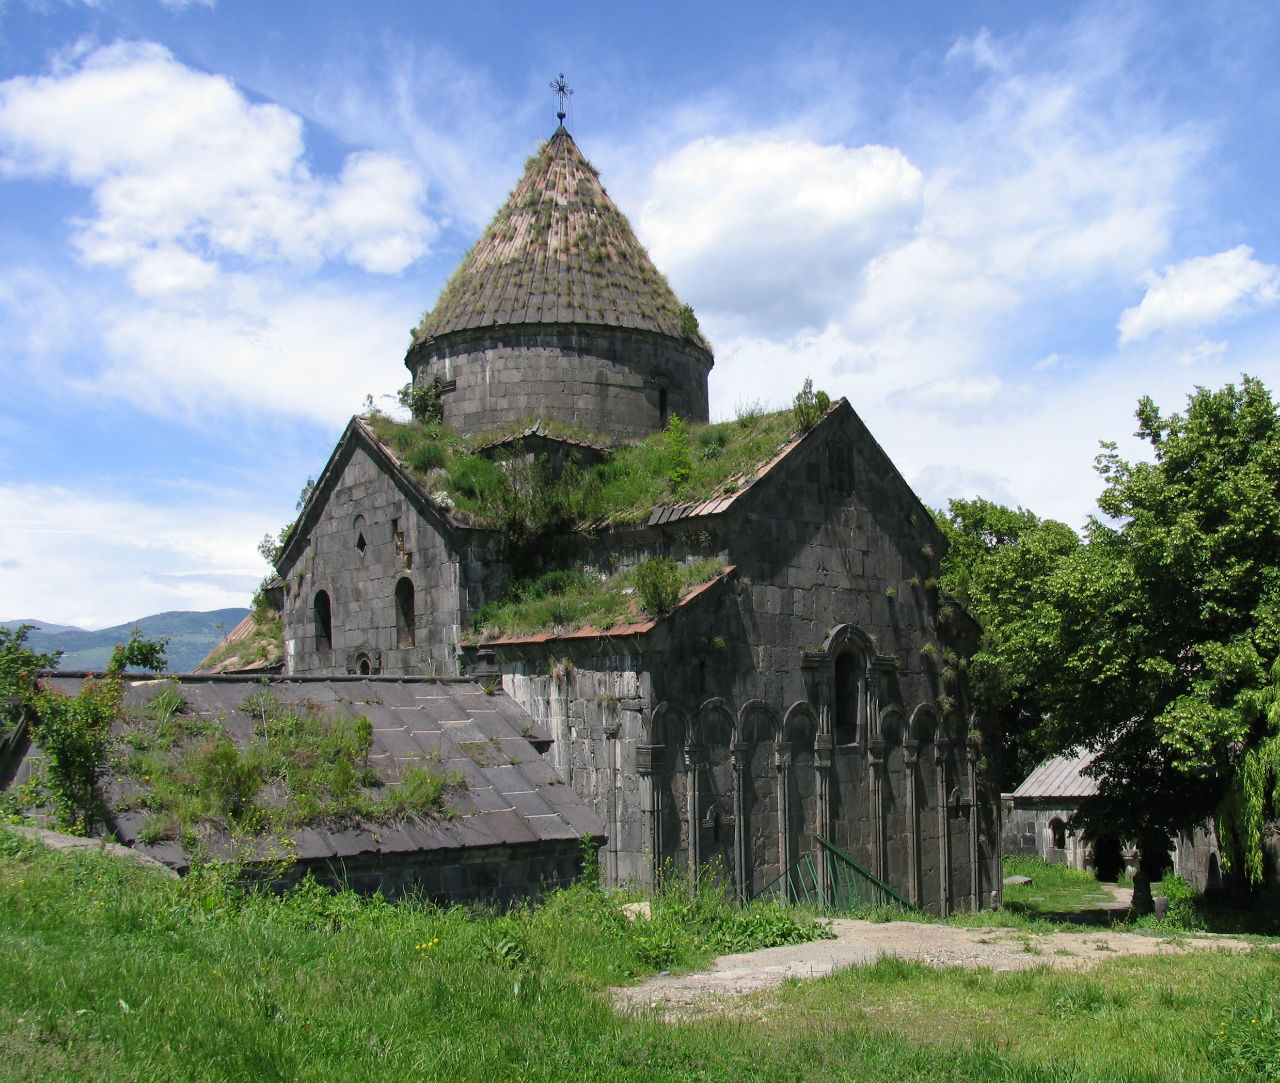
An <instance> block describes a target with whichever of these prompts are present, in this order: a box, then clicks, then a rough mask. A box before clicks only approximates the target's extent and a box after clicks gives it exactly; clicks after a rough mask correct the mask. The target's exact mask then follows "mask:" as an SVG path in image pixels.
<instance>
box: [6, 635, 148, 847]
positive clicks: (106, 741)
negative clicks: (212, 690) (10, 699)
mask: <svg viewBox="0 0 1280 1083" xmlns="http://www.w3.org/2000/svg"><path fill="white" fill-rule="evenodd" d="M164 664H165V649H164V643H163V641H157V640H151V639H145V638H143V636H142V635H141V633H140V632H138V631H137V630H136V629H135V630H134V633H133V635H132V636H131V637H130V639H129V642H128V643H117V644H116V647H115V650H114V651H113V652H112V654H111V661H110V663H109V664H108V666H107V672H106V674H105V676H104V677H103V678H102V679H101V680H95V679H94V678H92V677H90V678H88V679H87V680H86V681H85V682H84V685H83V686H82V687H81V689H80V691H79V693H77V694H76V695H75V696H68V695H66V694H65V693H63V692H60V691H58V690H57V689H56V688H52V687H38V688H33V689H32V690H31V691H30V693H29V698H30V702H31V704H32V705H33V706H34V708H35V721H34V722H33V723H32V726H31V739H32V741H33V742H34V743H35V745H36V747H37V748H39V749H40V750H41V751H42V752H44V754H45V756H46V758H47V760H48V762H47V765H46V767H45V772H44V788H45V789H46V791H47V793H48V797H49V799H50V800H51V801H52V803H53V808H54V815H55V816H56V819H57V824H58V826H59V827H60V828H61V829H62V830H64V831H69V832H71V833H73V834H79V835H85V834H88V833H89V831H90V830H91V829H92V828H93V827H94V826H95V825H96V824H97V823H98V822H100V821H101V820H102V818H103V802H102V795H101V791H100V789H99V785H98V783H99V781H100V779H101V776H102V772H103V770H104V769H105V767H106V763H107V753H108V751H109V749H110V743H111V726H112V724H113V723H114V722H115V720H116V719H117V718H118V717H119V716H120V707H121V704H122V703H123V702H124V693H125V687H124V673H125V670H126V669H127V668H128V667H130V666H132V667H135V668H139V669H148V670H153V671H154V670H162V669H163V668H164Z"/></svg>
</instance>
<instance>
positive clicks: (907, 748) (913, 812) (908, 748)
mask: <svg viewBox="0 0 1280 1083" xmlns="http://www.w3.org/2000/svg"><path fill="white" fill-rule="evenodd" d="M919 762H920V742H919V741H914V740H908V741H903V742H902V763H903V766H904V768H905V770H906V774H907V787H906V790H907V898H909V899H910V900H911V902H912V905H914V906H919V905H920V813H919V810H918V809H917V808H916V765H917V764H918V763H919Z"/></svg>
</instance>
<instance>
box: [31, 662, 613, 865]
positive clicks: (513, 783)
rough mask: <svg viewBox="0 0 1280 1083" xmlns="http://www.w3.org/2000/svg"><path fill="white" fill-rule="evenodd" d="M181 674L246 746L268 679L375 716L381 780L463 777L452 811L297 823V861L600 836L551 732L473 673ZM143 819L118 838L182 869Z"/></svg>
mask: <svg viewBox="0 0 1280 1083" xmlns="http://www.w3.org/2000/svg"><path fill="white" fill-rule="evenodd" d="M45 680H46V683H47V684H50V685H52V686H53V687H55V688H58V689H60V690H61V691H63V692H66V693H68V694H71V695H74V694H75V693H76V692H77V691H79V689H80V687H81V685H82V684H83V681H84V677H83V675H80V676H63V675H56V676H51V677H47V678H46V679H45ZM178 680H179V681H180V685H181V686H180V688H179V693H180V694H181V696H182V698H183V699H184V700H185V701H186V703H187V704H188V710H189V711H190V712H194V713H195V714H197V715H199V716H201V717H205V718H209V719H216V720H217V721H218V723H219V724H220V725H221V727H222V728H223V729H224V731H225V732H226V733H227V734H228V735H229V736H230V737H231V739H232V741H233V742H235V743H236V744H237V745H239V746H240V747H242V748H243V747H245V746H246V745H247V744H248V743H249V741H250V739H251V738H252V737H253V735H254V719H253V717H252V716H250V715H249V714H247V713H246V712H245V710H244V709H243V705H244V704H245V701H246V699H247V698H248V697H249V696H250V695H251V694H253V693H255V692H260V691H262V690H263V688H264V687H269V688H270V690H271V692H272V693H273V694H274V695H275V696H276V697H278V698H279V700H280V701H281V702H282V703H284V704H290V703H298V704H300V705H305V706H306V707H307V708H308V709H316V708H322V709H326V710H334V711H341V712H345V713H346V714H347V715H348V716H351V717H354V716H358V715H364V716H365V717H367V718H368V719H369V721H370V722H371V723H372V724H373V744H372V749H371V752H370V756H369V765H370V766H371V767H372V768H374V769H375V770H376V771H377V772H378V774H379V776H381V777H382V778H383V779H386V780H388V781H392V780H395V779H398V778H399V777H400V776H401V775H402V774H403V772H404V771H405V770H406V769H407V768H409V767H413V766H426V765H431V766H438V767H439V769H440V770H442V771H444V772H450V773H453V772H457V773H458V774H460V775H461V776H462V778H463V779H464V780H465V785H463V786H459V787H457V788H455V789H452V790H451V791H450V793H449V799H448V806H449V815H448V816H429V817H413V818H408V819H404V820H400V821H393V822H391V823H387V824H372V823H364V822H361V821H359V820H355V819H348V820H344V821H342V822H332V823H320V824H315V825H312V826H307V827H302V828H298V829H295V830H293V831H291V832H290V833H289V834H290V837H291V838H292V839H293V840H294V845H293V846H292V847H291V850H292V851H293V854H294V856H295V857H296V858H297V860H298V861H299V863H302V864H305V863H307V862H322V863H323V862H329V863H332V862H334V861H341V860H342V859H349V858H362V857H371V856H372V857H376V856H377V855H388V856H394V855H403V854H407V853H410V852H415V851H416V852H430V851H446V850H469V849H471V850H473V849H478V848H485V847H506V848H509V847H520V846H528V845H535V846H536V845H537V844H539V843H553V844H560V845H565V844H572V843H573V842H575V841H576V840H580V839H582V838H583V837H584V836H586V835H590V836H591V837H592V839H593V840H596V841H597V842H598V841H600V840H601V839H603V837H604V825H603V823H602V822H601V821H600V819H599V817H598V816H597V815H596V814H595V813H594V812H593V811H592V810H591V808H590V807H589V806H588V805H587V804H586V803H585V802H584V801H583V800H582V798H581V797H579V796H578V794H577V793H576V792H575V791H574V789H573V787H571V786H568V785H566V784H565V783H564V781H563V780H562V779H561V778H560V776H559V775H558V774H557V773H556V772H555V771H554V770H553V769H552V768H551V767H550V766H549V765H548V764H547V763H546V762H545V761H544V760H543V758H542V756H541V755H540V750H541V749H542V748H546V747H547V746H549V744H550V739H549V738H548V737H547V736H546V734H545V733H544V732H543V731H541V730H539V729H538V728H537V727H536V726H535V725H534V723H533V720H532V719H531V718H530V716H529V715H528V714H527V713H526V712H525V711H524V710H523V708H521V707H519V706H518V705H517V704H516V703H515V702H514V701H512V700H511V699H510V698H508V697H507V696H506V695H504V694H503V693H501V692H497V693H495V694H492V695H490V694H488V693H486V692H485V691H484V689H483V688H481V686H480V685H479V684H478V683H476V682H475V681H470V680H462V679H460V678H412V677H401V678H378V677H359V678H355V677H353V678H341V677H332V678H307V677H275V678H267V679H265V680H264V679H261V678H259V679H248V678H238V677H234V676H227V675H221V676H203V675H194V676H185V675H184V676H181V677H179V678H178ZM166 686H168V681H167V680H166V679H152V678H146V679H134V680H132V681H130V682H129V685H128V690H127V694H126V697H125V708H126V711H127V710H128V709H129V708H130V707H132V708H135V709H136V708H138V707H140V706H141V705H143V704H145V703H146V702H147V701H148V700H149V699H150V698H151V697H152V696H153V695H154V694H155V693H156V691H157V690H158V689H160V688H162V687H166ZM38 758H39V756H38V754H34V755H28V757H27V761H26V762H25V763H24V764H23V765H22V767H21V768H20V769H19V772H18V775H17V778H16V781H22V779H23V778H24V777H25V776H26V775H27V774H29V773H30V771H31V769H32V768H33V767H34V766H35V763H36V762H37V761H38ZM108 781H110V780H108ZM110 784H111V792H109V793H108V795H107V797H108V801H109V802H110V803H113V804H115V803H118V802H120V801H121V799H122V798H125V799H127V798H128V797H129V796H130V794H129V788H130V786H131V780H129V779H127V778H126V779H124V780H123V782H115V781H111V782H110ZM124 803H125V804H128V803H129V802H128V801H127V800H126V801H125V802H124ZM143 818H144V813H143V812H141V811H129V812H121V813H118V814H117V817H116V824H115V827H116V834H117V836H118V837H119V838H120V839H121V840H122V841H123V842H125V843H126V844H128V845H130V846H133V847H134V848H136V849H137V850H138V851H140V852H141V853H144V854H146V855H148V856H150V857H153V858H155V859H157V860H159V861H161V862H163V863H164V864H166V865H169V866H171V867H174V868H179V869H182V868H185V866H186V865H187V863H188V856H187V854H186V853H185V852H184V851H183V849H182V848H181V847H180V846H179V845H178V844H177V843H173V842H163V841H162V842H157V843H155V844H153V845H147V844H145V843H143V842H142V841H141V840H140V839H139V837H138V836H139V833H140V831H141V828H142V823H143ZM224 843H225V840H218V839H216V838H215V839H212V840H210V841H209V844H208V846H209V850H210V852H211V853H213V854H214V855H215V856H217V855H218V852H219V850H220V848H222V847H223V845H224Z"/></svg>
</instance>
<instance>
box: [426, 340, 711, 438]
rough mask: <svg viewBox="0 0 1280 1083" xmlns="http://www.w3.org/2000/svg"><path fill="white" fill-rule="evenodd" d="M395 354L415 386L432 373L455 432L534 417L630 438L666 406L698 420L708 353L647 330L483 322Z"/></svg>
mask: <svg viewBox="0 0 1280 1083" xmlns="http://www.w3.org/2000/svg"><path fill="white" fill-rule="evenodd" d="M405 363H406V364H407V365H408V366H409V369H410V371H411V372H412V373H413V379H414V383H416V384H418V385H419V386H421V387H427V386H429V385H430V384H431V383H432V382H438V384H439V386H440V388H441V402H442V405H443V408H444V420H445V424H447V425H448V426H449V427H450V428H451V429H453V430H454V431H456V432H462V433H473V432H484V431H487V430H489V429H492V428H494V427H495V426H501V425H507V424H510V423H511V422H513V421H520V420H523V419H525V418H529V417H542V418H546V419H549V420H555V421H559V422H561V423H562V424H567V425H578V426H581V427H582V428H584V429H586V430H587V431H588V432H598V433H608V434H610V435H611V436H614V437H620V438H630V437H636V436H643V435H644V434H646V433H649V432H652V431H653V430H655V429H660V428H662V427H663V426H664V425H665V424H666V423H667V419H668V418H669V417H670V416H671V415H672V414H677V415H679V416H680V417H681V418H683V419H684V420H686V421H706V420H707V371H708V370H709V369H710V368H711V355H710V353H709V352H708V351H707V350H705V349H703V348H702V347H700V346H697V345H695V344H694V343H692V342H689V341H688V340H682V339H674V338H670V337H668V336H665V335H660V334H655V333H653V332H649V331H641V330H634V329H630V328H621V327H613V328H610V327H603V328H584V327H581V326H575V325H572V324H538V325H524V326H520V327H501V328H486V329H485V332H484V333H483V334H476V333H473V332H463V333H458V334H454V335H450V336H447V337H446V338H440V339H431V340H428V341H427V342H423V343H420V344H418V345H415V346H414V347H413V348H412V349H410V351H409V355H408V357H407V358H406V362H405Z"/></svg>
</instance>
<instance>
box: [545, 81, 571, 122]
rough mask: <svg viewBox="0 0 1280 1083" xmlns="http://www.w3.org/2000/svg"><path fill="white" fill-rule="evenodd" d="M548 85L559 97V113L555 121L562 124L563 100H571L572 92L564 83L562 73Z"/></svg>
mask: <svg viewBox="0 0 1280 1083" xmlns="http://www.w3.org/2000/svg"><path fill="white" fill-rule="evenodd" d="M549 85H550V87H551V89H552V90H554V91H555V92H556V93H557V94H558V95H560V112H558V113H557V114H556V119H557V120H559V121H560V123H561V124H563V123H564V100H565V98H572V97H573V91H572V90H570V89H569V84H568V83H566V82H565V81H564V72H561V73H560V74H559V75H557V76H556V77H555V78H554V79H552V80H551V83H550V84H549Z"/></svg>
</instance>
